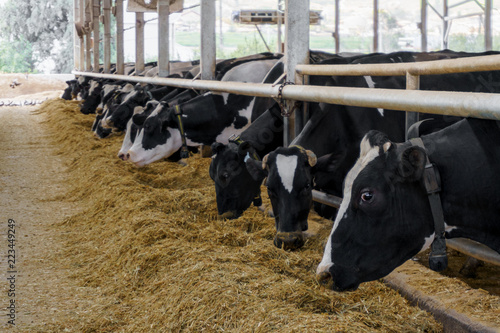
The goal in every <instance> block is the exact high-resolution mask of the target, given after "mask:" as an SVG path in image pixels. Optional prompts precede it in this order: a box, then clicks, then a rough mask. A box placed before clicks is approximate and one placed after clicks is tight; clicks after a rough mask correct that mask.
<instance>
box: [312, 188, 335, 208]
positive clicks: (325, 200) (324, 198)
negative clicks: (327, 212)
mask: <svg viewBox="0 0 500 333" xmlns="http://www.w3.org/2000/svg"><path fill="white" fill-rule="evenodd" d="M312 196H313V200H314V201H316V202H319V203H322V204H324V205H328V206H331V207H335V208H339V207H340V204H341V203H342V198H339V197H336V196H334V195H331V194H328V193H324V192H320V191H316V190H312Z"/></svg>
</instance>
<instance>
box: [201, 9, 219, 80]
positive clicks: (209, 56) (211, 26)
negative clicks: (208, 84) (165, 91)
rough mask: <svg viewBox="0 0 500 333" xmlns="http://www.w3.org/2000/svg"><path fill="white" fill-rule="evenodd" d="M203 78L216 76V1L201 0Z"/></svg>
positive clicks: (210, 78) (211, 78)
mask: <svg viewBox="0 0 500 333" xmlns="http://www.w3.org/2000/svg"><path fill="white" fill-rule="evenodd" d="M201 12H202V13H203V15H202V16H201V43H200V45H201V57H200V58H201V63H200V67H201V79H202V80H213V79H214V78H215V51H216V49H215V1H214V0H201Z"/></svg>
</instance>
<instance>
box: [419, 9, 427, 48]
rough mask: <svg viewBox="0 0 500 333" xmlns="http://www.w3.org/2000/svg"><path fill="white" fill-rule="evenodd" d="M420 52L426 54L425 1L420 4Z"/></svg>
mask: <svg viewBox="0 0 500 333" xmlns="http://www.w3.org/2000/svg"><path fill="white" fill-rule="evenodd" d="M420 51H422V52H427V0H422V1H421V2H420Z"/></svg>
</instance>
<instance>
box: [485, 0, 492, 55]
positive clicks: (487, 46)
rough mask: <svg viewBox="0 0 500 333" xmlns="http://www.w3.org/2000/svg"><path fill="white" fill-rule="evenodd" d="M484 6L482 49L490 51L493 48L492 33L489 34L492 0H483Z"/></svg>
mask: <svg viewBox="0 0 500 333" xmlns="http://www.w3.org/2000/svg"><path fill="white" fill-rule="evenodd" d="M485 2H486V3H485V5H486V6H485V8H484V49H485V50H486V51H490V50H492V49H493V42H492V35H491V7H492V0H486V1H485Z"/></svg>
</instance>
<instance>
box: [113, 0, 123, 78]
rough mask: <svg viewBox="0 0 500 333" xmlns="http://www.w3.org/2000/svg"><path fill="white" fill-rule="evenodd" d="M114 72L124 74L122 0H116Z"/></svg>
mask: <svg viewBox="0 0 500 333" xmlns="http://www.w3.org/2000/svg"><path fill="white" fill-rule="evenodd" d="M115 16H116V74H124V71H125V60H124V51H123V0H116V9H115Z"/></svg>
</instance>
